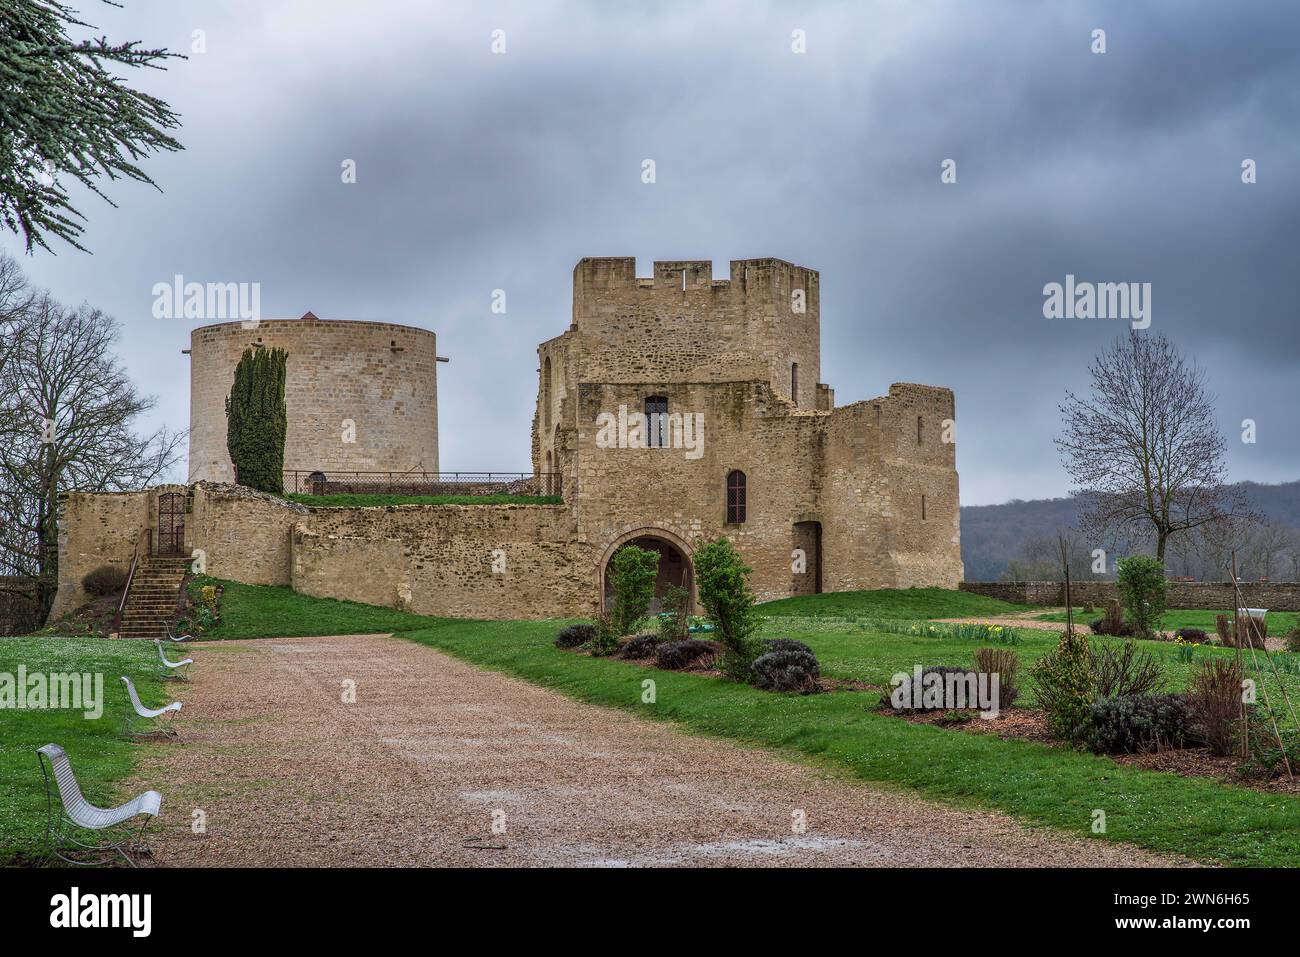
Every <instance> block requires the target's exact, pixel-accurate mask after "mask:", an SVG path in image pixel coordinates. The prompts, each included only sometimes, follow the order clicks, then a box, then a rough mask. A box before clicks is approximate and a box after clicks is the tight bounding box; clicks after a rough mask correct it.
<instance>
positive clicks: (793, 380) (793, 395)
mask: <svg viewBox="0 0 1300 957" xmlns="http://www.w3.org/2000/svg"><path fill="white" fill-rule="evenodd" d="M790 399H791V400H792V401H793V402H794V404H795V405H798V404H799V363H797V362H791V363H790Z"/></svg>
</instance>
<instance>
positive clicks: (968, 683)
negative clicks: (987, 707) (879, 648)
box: [880, 665, 979, 712]
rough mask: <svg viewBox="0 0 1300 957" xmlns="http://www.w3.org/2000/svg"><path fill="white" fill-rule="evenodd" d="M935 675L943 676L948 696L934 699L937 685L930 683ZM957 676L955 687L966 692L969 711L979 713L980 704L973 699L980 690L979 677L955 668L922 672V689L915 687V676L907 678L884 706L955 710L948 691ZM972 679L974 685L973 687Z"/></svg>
mask: <svg viewBox="0 0 1300 957" xmlns="http://www.w3.org/2000/svg"><path fill="white" fill-rule="evenodd" d="M931 675H940V676H941V678H942V683H941V685H940V686H941V687H942V688H944V689H945V694H942V695H939V696H937V699H936V698H935V697H934V693H933V692H934V689H935V684H934V682H933V681H931V680H929V678H930V676H931ZM951 675H955V676H956V678H955V679H952V680H953V683H954V686H957V685H960V686H961V687H964V688H965V694H966V710H975V709H978V708H979V701H978V699H977V698H973V697H972V694H971V692H972V690H975V689H978V683H977V682H978V680H979V678H978V675H977V673H976V672H975V671H973V670H972V669H970V668H957V667H954V666H952V665H928V666H926V667H924V668H922V669H921V678H920V684H919V687H915V688H914V687H912V685H913V683H914V682H915V680H916V678H915V675H914V674H913V675H907V676H906V678H905V679H904V680H903V681H902V682H901V683H899V684H897V685H895V686H894V688H893V690H892V692H891V693H889V694H888V695H885V696H884V697H882V698H881V701H880V703H881V706H882V707H883V706H885V705H886V703H888V705H889V707H890V708H892V709H893V710H895V711H908V712H911V711H950V710H953V705H954V704H955V702H954V701H951V700H950V699H949V698H948V696H947V694H946V689H947V688H948V684H949V680H950V678H949V676H951ZM972 679H973V680H974V682H976V683H974V684H972Z"/></svg>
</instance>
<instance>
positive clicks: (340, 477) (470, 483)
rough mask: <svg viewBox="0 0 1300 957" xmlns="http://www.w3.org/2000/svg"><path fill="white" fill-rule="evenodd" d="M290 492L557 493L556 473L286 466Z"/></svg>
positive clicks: (287, 483) (285, 488)
mask: <svg viewBox="0 0 1300 957" xmlns="http://www.w3.org/2000/svg"><path fill="white" fill-rule="evenodd" d="M284 490H285V492H286V493H287V494H290V495H355V494H370V495H561V494H563V493H562V491H561V483H560V473H559V472H417V471H412V472H338V471H333V470H317V471H311V472H308V471H304V470H301V469H288V470H286V471H285V473H284Z"/></svg>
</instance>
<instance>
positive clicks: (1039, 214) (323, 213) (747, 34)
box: [5, 0, 1300, 504]
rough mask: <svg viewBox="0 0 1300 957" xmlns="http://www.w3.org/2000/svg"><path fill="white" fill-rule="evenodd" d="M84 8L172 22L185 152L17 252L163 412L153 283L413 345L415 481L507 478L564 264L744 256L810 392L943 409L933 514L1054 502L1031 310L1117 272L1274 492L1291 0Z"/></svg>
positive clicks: (183, 382)
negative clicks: (645, 168)
mask: <svg viewBox="0 0 1300 957" xmlns="http://www.w3.org/2000/svg"><path fill="white" fill-rule="evenodd" d="M92 19H94V20H95V21H96V22H97V23H98V25H99V26H101V27H102V28H103V32H107V33H108V35H109V36H110V37H119V38H120V37H130V38H137V37H138V38H140V39H142V40H144V41H146V42H147V43H150V44H165V45H167V46H169V47H172V48H173V49H177V50H181V51H186V50H188V49H189V48H190V44H191V33H192V31H193V30H196V29H202V30H204V31H206V39H207V52H206V53H203V54H197V55H193V56H191V58H190V59H189V60H187V61H184V62H179V63H177V64H175V65H173V66H172V68H171V69H170V70H169V71H168V72H167V73H165V74H159V75H149V76H147V77H145V78H143V79H144V81H145V82H147V84H148V87H149V89H151V90H152V91H154V92H157V93H159V94H160V95H162V96H164V97H166V98H167V99H168V100H169V101H170V102H172V103H173V105H174V106H176V107H177V108H178V109H179V110H180V111H181V112H182V114H183V117H184V122H185V127H184V130H183V133H182V137H181V138H182V140H183V142H184V143H185V144H186V146H187V150H186V152H184V153H180V154H178V155H175V156H165V157H160V158H158V159H156V160H153V161H151V162H150V163H149V170H150V172H151V173H152V174H153V175H154V176H155V178H156V179H157V180H158V182H159V183H160V185H162V186H163V188H164V189H165V191H166V192H165V193H164V194H161V195H160V194H157V193H156V192H154V191H152V190H150V189H148V188H142V187H138V186H134V185H130V184H127V185H119V186H114V187H113V188H112V189H111V190H110V194H111V195H112V196H113V197H114V198H115V199H116V200H117V201H118V202H119V203H120V206H121V208H120V209H117V210H114V209H112V208H110V207H107V206H105V205H104V204H102V203H99V202H97V201H95V200H91V199H88V200H86V201H84V202H83V210H84V211H85V212H87V213H88V215H89V218H90V227H89V229H88V230H87V245H89V246H90V248H91V249H93V250H94V251H95V255H94V256H93V257H86V256H83V255H80V254H78V253H76V252H75V251H72V250H68V251H65V252H62V253H61V254H60V255H59V256H57V257H51V256H49V255H38V256H37V257H35V258H34V259H29V260H28V261H27V266H28V267H29V270H30V271H31V272H32V273H33V275H34V277H35V278H36V279H37V281H39V282H41V283H43V284H45V285H48V286H50V287H51V288H52V289H53V290H54V291H55V293H56V294H57V295H59V296H61V297H62V298H64V299H67V300H70V301H80V300H82V299H86V300H89V301H91V302H93V303H95V304H97V305H100V306H102V307H104V308H106V309H108V310H109V311H111V312H113V313H114V314H115V315H117V316H118V317H119V318H120V319H121V320H122V321H123V324H124V328H125V336H124V343H123V352H124V355H125V356H126V358H127V360H128V362H129V364H130V366H131V368H132V371H133V372H134V373H135V375H136V376H137V377H138V378H140V379H141V380H142V381H143V382H145V383H146V384H147V386H148V388H150V389H151V390H152V391H154V392H157V393H158V394H159V396H160V404H159V409H158V418H159V420H160V421H166V422H168V423H169V424H171V425H173V426H180V427H183V426H185V425H186V424H187V421H188V419H187V416H188V397H187V392H188V365H187V363H188V360H187V359H185V358H184V357H183V356H181V355H180V353H179V350H180V349H181V348H184V347H185V346H186V345H187V344H188V328H189V326H190V325H192V324H193V323H186V322H185V321H183V320H155V319H153V318H151V316H150V309H149V307H150V302H151V296H150V289H151V287H152V285H153V284H154V283H155V282H160V281H167V280H169V279H170V277H171V276H173V275H174V274H176V273H181V274H183V275H184V276H185V277H186V278H187V279H193V280H199V281H241V280H242V281H259V282H261V283H262V290H263V310H264V314H267V315H290V316H297V315H300V314H301V313H303V312H304V311H306V310H307V309H312V310H314V311H315V312H316V313H317V314H318V315H321V316H324V317H333V318H365V319H387V320H392V321H397V322H406V323H412V324H417V325H421V326H426V327H428V328H431V329H433V330H434V331H436V332H437V333H438V335H439V351H440V352H442V353H443V354H444V355H450V356H451V357H452V363H451V364H450V365H449V366H441V367H440V369H439V373H440V380H439V391H440V396H439V398H440V420H441V429H442V458H443V462H444V467H446V468H466V469H468V468H489V467H490V468H498V469H509V468H518V469H522V468H526V467H528V461H527V458H528V448H529V435H528V429H529V423H530V417H531V414H532V400H533V396H534V392H535V387H536V379H535V370H536V353H535V347H536V344H537V343H538V342H539V341H541V340H543V339H547V338H550V337H551V336H554V335H557V334H558V333H560V332H562V331H563V330H564V329H565V328H566V326H567V324H568V322H569V316H570V302H569V298H570V283H571V279H570V277H571V270H572V267H573V264H574V263H575V262H576V261H577V259H579V258H580V257H581V256H584V255H636V256H637V257H638V258H639V260H640V265H641V272H642V273H643V274H645V273H646V272H648V270H649V264H650V261H651V260H653V259H655V258H660V259H676V258H706V257H707V258H712V259H713V260H714V270H715V274H717V275H719V276H725V275H726V274H727V260H728V259H732V258H750V257H758V256H767V255H772V256H779V257H781V258H784V259H789V260H792V261H794V262H797V263H800V264H803V265H808V266H811V267H814V268H817V269H819V270H821V274H822V341H823V369H822V378H823V379H824V380H825V381H827V382H829V383H830V384H832V385H833V386H834V387H835V388H836V392H837V398H838V400H839V401H841V402H847V401H853V400H856V399H862V398H869V397H871V396H874V395H878V394H881V393H883V392H884V391H885V390H886V389H887V388H888V387H889V383H890V382H892V381H920V382H930V383H936V384H943V385H949V386H951V387H952V388H954V389H955V390H956V393H957V398H958V411H959V423H960V424H959V434H958V439H959V444H958V449H959V452H958V464H959V468H960V471H961V476H962V488H963V501H964V502H966V503H968V504H969V503H982V502H992V501H1001V500H1005V499H1007V498H1011V497H1026V498H1027V497H1034V496H1039V495H1048V494H1061V493H1063V492H1064V491H1065V489H1066V487H1067V485H1066V479H1065V476H1064V474H1063V473H1062V471H1061V469H1060V467H1059V464H1058V462H1057V460H1056V456H1055V453H1054V451H1053V448H1052V444H1051V438H1052V436H1053V435H1054V434H1055V431H1056V427H1057V424H1058V422H1057V414H1056V411H1055V410H1056V405H1057V403H1058V402H1059V401H1060V399H1061V396H1062V393H1063V390H1064V389H1065V388H1066V387H1067V386H1070V387H1075V388H1078V387H1080V386H1082V385H1083V384H1084V370H1085V367H1086V365H1087V362H1088V359H1089V358H1090V357H1091V356H1092V355H1093V354H1094V353H1095V351H1096V350H1097V349H1098V348H1099V347H1100V346H1101V345H1102V344H1104V343H1105V342H1106V341H1108V340H1110V339H1112V338H1114V336H1116V335H1118V334H1119V333H1120V332H1121V331H1122V329H1123V326H1122V324H1121V323H1117V322H1104V321H1091V322H1088V321H1070V320H1059V321H1055V322H1054V321H1049V320H1046V319H1044V318H1043V317H1042V312H1041V310H1042V287H1043V285H1044V284H1045V283H1048V282H1052V281H1057V282H1059V281H1062V280H1063V279H1064V277H1065V275H1066V274H1067V273H1073V274H1074V275H1076V276H1078V277H1079V278H1080V279H1090V280H1094V281H1139V282H1150V283H1152V285H1153V300H1154V314H1153V315H1154V321H1153V331H1157V330H1158V331H1163V332H1165V333H1166V334H1168V335H1170V336H1171V337H1172V338H1173V339H1174V340H1175V341H1176V342H1177V343H1178V344H1179V345H1180V346H1181V347H1182V348H1183V349H1184V350H1185V351H1186V352H1187V353H1189V354H1190V355H1192V356H1194V357H1195V358H1196V359H1198V360H1199V361H1200V362H1201V363H1202V364H1203V365H1205V366H1206V367H1207V369H1208V370H1209V371H1210V374H1211V379H1212V385H1213V388H1214V389H1215V391H1216V392H1218V393H1219V395H1220V402H1219V409H1220V412H1221V418H1222V424H1223V426H1224V429H1225V432H1226V433H1227V435H1228V438H1229V449H1230V451H1229V454H1230V461H1231V464H1232V466H1233V472H1234V475H1236V476H1238V477H1242V478H1246V477H1249V478H1255V479H1258V480H1265V481H1268V480H1273V481H1276V480H1281V479H1289V478H1295V477H1296V475H1297V473H1298V472H1300V467H1298V466H1300V455H1298V454H1297V452H1296V451H1295V450H1296V448H1297V439H1300V434H1298V433H1300V428H1298V427H1297V424H1296V422H1297V416H1296V412H1295V410H1296V406H1297V401H1296V400H1297V394H1296V393H1297V388H1296V384H1295V383H1296V374H1295V359H1296V355H1297V347H1296V341H1297V340H1296V334H1295V329H1296V324H1297V315H1296V307H1295V301H1296V300H1295V293H1294V289H1293V278H1294V276H1295V272H1296V270H1295V267H1294V262H1295V250H1296V248H1297V235H1296V232H1297V230H1296V223H1297V221H1298V218H1300V217H1298V214H1300V184H1298V182H1297V180H1298V177H1297V176H1296V175H1295V170H1296V167H1297V154H1298V153H1300V150H1298V149H1297V147H1298V146H1300V143H1298V142H1297V141H1298V140H1300V132H1298V131H1297V125H1296V123H1295V118H1296V116H1297V113H1298V110H1297V107H1300V58H1298V54H1297V50H1298V49H1300V44H1297V38H1298V36H1300V12H1298V11H1297V10H1296V8H1295V6H1294V5H1293V4H1289V3H1274V4H1263V3H1256V4H1252V3H1239V4H1233V5H1226V4H1212V5H1211V4H1205V5H1197V6H1196V7H1195V8H1193V6H1192V5H1190V4H1182V3H1177V4H1176V3H1167V4H1142V5H1134V4H1122V3H1096V4H1082V3H1079V4H1050V5H1049V4H1025V3H1005V4H1002V3H988V2H981V3H974V2H968V3H923V2H917V0H905V2H902V0H900V2H895V3H871V4H858V3H842V4H830V3H828V4H805V5H801V6H800V7H799V8H798V9H797V10H795V9H792V7H791V5H786V4H775V3H773V4H757V3H739V2H736V3H714V4H686V3H681V4H673V3H660V4H637V5H618V4H609V3H595V2H593V3H590V4H580V3H571V4H542V3H518V4H493V3H468V2H467V3H463V4H457V3H440V4H429V3H413V2H412V3H382V2H375V3H369V4H354V3H338V4H327V3H316V2H310V3H309V2H305V0H284V2H276V3H274V4H266V3H251V2H250V3H228V4H220V5H217V4H211V5H209V4H198V3H190V4H185V3H163V2H142V0H130V2H129V5H128V8H127V10H126V11H124V12H117V11H113V10H112V9H111V8H107V7H106V8H105V9H104V10H102V11H100V10H95V11H93V15H92ZM1098 27H1100V28H1104V29H1105V30H1106V31H1107V44H1108V52H1107V53H1106V54H1104V55H1100V56H1098V55H1094V54H1092V53H1091V52H1090V51H1089V43H1090V37H1089V35H1090V32H1091V31H1092V30H1093V29H1094V28H1098ZM498 28H499V29H504V30H505V31H506V41H507V51H508V52H507V53H506V55H504V56H493V55H492V54H491V53H490V51H489V38H490V37H489V35H490V32H491V31H492V30H493V29H498ZM796 28H799V29H803V30H805V31H806V32H807V42H808V52H807V54H806V55H802V56H797V55H794V54H792V53H791V51H790V34H791V31H792V30H793V29H796ZM1245 157H1251V158H1253V159H1255V160H1256V161H1257V162H1258V164H1259V179H1260V181H1259V183H1258V184H1257V185H1254V186H1244V185H1242V184H1241V182H1240V164H1241V161H1242V159H1243V158H1245ZM645 158H652V159H654V160H655V161H656V164H657V172H658V182H657V183H656V184H655V185H653V186H646V185H643V184H642V183H641V182H640V164H641V161H642V160H643V159H645ZM945 158H953V159H955V160H956V161H957V168H958V182H957V184H956V185H953V186H944V185H941V184H940V182H939V164H940V162H941V161H942V160H943V159H945ZM344 159H354V160H355V161H356V162H357V171H358V181H357V183H356V184H355V185H343V184H342V183H341V182H340V176H339V173H340V163H341V162H342V161H343V160H344ZM5 244H6V247H7V248H10V249H13V248H15V245H16V244H15V243H13V242H12V241H11V240H10V239H6V241H5ZM498 288H501V289H504V290H506V293H507V297H508V310H509V311H508V313H507V314H506V315H505V316H497V315H493V314H492V313H491V312H490V311H489V302H490V296H491V293H492V290H494V289H498ZM1245 417H1251V418H1255V419H1256V420H1258V422H1259V428H1260V439H1259V442H1258V444H1256V445H1253V446H1246V445H1242V444H1240V443H1239V442H1237V441H1236V439H1237V436H1238V432H1239V423H1240V421H1241V419H1242V418H1245Z"/></svg>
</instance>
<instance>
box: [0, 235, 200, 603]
mask: <svg viewBox="0 0 1300 957" xmlns="http://www.w3.org/2000/svg"><path fill="white" fill-rule="evenodd" d="M118 333H119V326H118V323H117V322H116V321H115V320H114V319H113V318H112V317H111V316H109V315H107V314H106V313H104V312H103V311H102V310H100V309H97V308H95V307H93V306H91V305H88V304H86V303H82V304H81V305H79V306H75V307H74V306H68V305H65V304H63V303H60V302H58V301H57V300H56V299H54V298H53V297H52V296H51V295H50V294H49V293H48V292H47V291H44V290H41V289H36V288H34V287H33V286H32V285H31V284H30V283H29V281H28V280H27V277H26V276H25V275H24V274H23V272H22V270H21V269H20V268H19V266H18V264H17V263H16V262H15V261H14V260H13V259H12V258H10V257H9V256H6V255H4V254H0V598H3V597H4V596H8V597H9V598H10V600H22V601H26V600H29V598H30V599H31V600H34V601H35V610H34V614H35V616H36V619H37V621H44V619H45V617H46V616H47V615H48V613H49V610H50V607H51V606H52V605H53V603H54V594H55V591H56V589H57V587H58V561H59V557H58V542H59V495H60V494H61V493H64V492H117V491H127V490H132V489H140V488H145V487H147V486H149V485H153V484H157V483H158V482H160V481H162V480H163V479H164V478H165V477H166V475H167V473H168V472H169V470H170V469H171V468H172V467H173V466H174V465H175V464H176V462H177V461H178V460H179V458H180V456H181V454H182V451H183V444H184V441H185V433H184V432H173V431H170V430H168V429H167V428H166V427H162V428H159V429H157V430H155V431H153V432H149V433H147V434H142V433H140V432H139V431H138V425H139V422H140V419H141V417H142V416H143V415H144V414H145V413H147V412H148V411H150V410H151V409H152V408H153V407H154V403H155V398H154V397H153V396H149V395H143V394H141V393H140V392H139V390H137V388H136V386H135V384H134V383H132V381H131V379H130V377H129V376H128V375H127V373H126V370H125V368H123V366H122V364H121V362H120V360H119V359H118V357H117V355H116V353H115V351H114V346H115V343H116V341H117V338H118Z"/></svg>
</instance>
